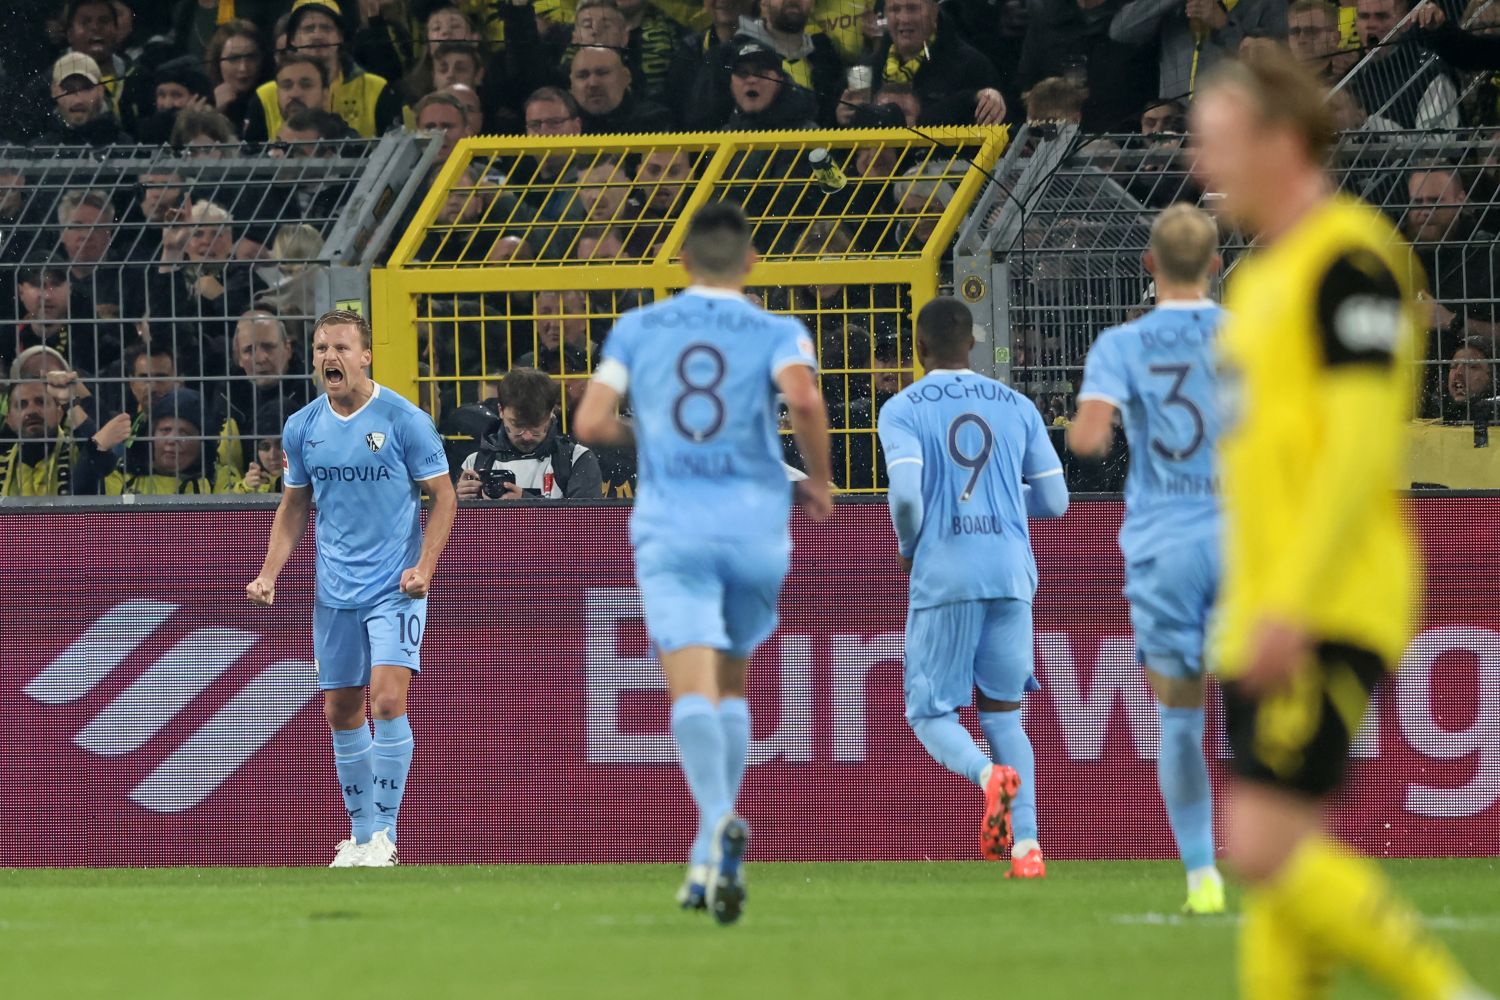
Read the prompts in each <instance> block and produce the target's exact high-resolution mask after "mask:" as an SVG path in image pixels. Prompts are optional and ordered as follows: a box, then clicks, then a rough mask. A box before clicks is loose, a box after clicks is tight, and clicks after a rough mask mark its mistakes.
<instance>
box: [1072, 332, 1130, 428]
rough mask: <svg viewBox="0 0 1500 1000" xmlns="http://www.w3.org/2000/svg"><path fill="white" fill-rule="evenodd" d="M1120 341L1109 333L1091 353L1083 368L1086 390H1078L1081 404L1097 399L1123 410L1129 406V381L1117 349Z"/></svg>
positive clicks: (1097, 341)
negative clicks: (1127, 404)
mask: <svg viewBox="0 0 1500 1000" xmlns="http://www.w3.org/2000/svg"><path fill="white" fill-rule="evenodd" d="M1119 340H1120V338H1119V337H1115V336H1111V335H1110V334H1109V333H1108V332H1106V333H1105V334H1104V335H1103V336H1102V337H1100V338H1099V339H1098V340H1096V341H1094V346H1093V347H1091V348H1090V349H1089V356H1088V360H1087V361H1085V362H1084V364H1083V388H1081V389H1079V390H1078V401H1079V402H1080V403H1082V402H1084V401H1085V400H1090V399H1097V400H1099V401H1100V402H1104V403H1108V404H1109V405H1110V406H1113V407H1114V408H1115V409H1117V410H1123V409H1125V404H1126V403H1129V402H1130V380H1129V376H1128V375H1127V374H1126V371H1125V365H1124V363H1123V359H1122V358H1121V357H1120V351H1119V348H1118V347H1117V346H1116V345H1117V344H1118V343H1119Z"/></svg>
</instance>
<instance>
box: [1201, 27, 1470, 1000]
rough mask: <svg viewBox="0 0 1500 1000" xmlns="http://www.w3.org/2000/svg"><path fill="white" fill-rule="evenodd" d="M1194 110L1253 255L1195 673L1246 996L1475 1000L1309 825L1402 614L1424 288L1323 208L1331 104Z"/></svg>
mask: <svg viewBox="0 0 1500 1000" xmlns="http://www.w3.org/2000/svg"><path fill="white" fill-rule="evenodd" d="M1192 115H1193V126H1192V130H1191V131H1192V134H1193V136H1194V142H1195V145H1196V147H1197V164H1196V167H1195V169H1196V171H1197V172H1198V174H1199V177H1200V180H1201V181H1202V182H1203V183H1204V185H1205V190H1208V191H1212V192H1215V193H1217V194H1218V195H1220V196H1221V197H1222V207H1223V210H1224V211H1225V212H1226V213H1227V214H1228V216H1229V217H1230V218H1231V219H1232V220H1233V221H1234V223H1236V224H1237V225H1238V226H1240V227H1241V228H1242V229H1243V230H1245V231H1246V233H1247V234H1249V235H1251V236H1253V237H1254V238H1255V242H1256V250H1255V252H1254V253H1253V254H1252V255H1251V256H1250V257H1248V258H1247V259H1245V260H1244V261H1242V262H1241V264H1240V266H1239V267H1238V268H1237V269H1236V271H1235V272H1234V274H1233V275H1232V277H1231V278H1230V284H1229V293H1228V297H1227V299H1226V302H1225V306H1226V310H1227V312H1228V319H1227V320H1226V323H1225V326H1224V328H1223V332H1222V333H1221V334H1220V337H1219V351H1220V365H1221V372H1220V383H1221V389H1220V391H1221V393H1223V394H1224V395H1225V400H1224V410H1225V415H1224V420H1225V423H1224V428H1223V435H1222V437H1221V438H1220V461H1221V472H1222V477H1221V479H1222V490H1223V503H1224V527H1223V531H1224V538H1225V550H1224V575H1223V579H1222V582H1221V590H1220V605H1219V622H1218V628H1217V632H1218V635H1217V637H1216V639H1215V641H1214V644H1213V649H1212V651H1211V657H1210V662H1211V663H1212V664H1213V665H1214V667H1215V669H1216V670H1217V671H1218V673H1219V675H1220V678H1221V680H1222V682H1223V688H1224V704H1225V725H1226V729H1227V730H1228V735H1229V742H1230V747H1231V749H1232V750H1233V755H1234V773H1235V780H1234V782H1233V784H1232V787H1231V789H1230V792H1229V796H1228V800H1227V803H1226V806H1227V808H1226V810H1225V813H1226V833H1227V840H1228V848H1229V858H1230V861H1231V863H1232V864H1233V866H1234V867H1235V868H1236V869H1237V870H1238V871H1239V874H1240V876H1241V877H1242V878H1243V879H1244V880H1245V882H1246V883H1247V889H1246V893H1245V902H1244V911H1245V913H1244V922H1243V925H1242V930H1241V937H1240V984H1241V990H1242V993H1243V995H1244V996H1245V997H1246V998H1248V1000H1304V998H1314V997H1319V996H1321V995H1322V994H1323V993H1324V991H1325V990H1326V988H1327V981H1328V976H1329V974H1330V973H1331V972H1332V971H1333V970H1334V968H1335V967H1337V966H1339V965H1354V966H1356V967H1358V968H1359V969H1361V970H1362V971H1364V972H1365V973H1367V974H1368V975H1369V976H1370V977H1372V978H1373V979H1374V980H1375V981H1377V982H1379V983H1381V984H1383V985H1385V986H1386V987H1387V988H1389V989H1391V990H1392V991H1394V992H1395V993H1396V994H1397V995H1399V996H1401V997H1407V998H1412V1000H1419V998H1420V1000H1456V998H1461V997H1480V996H1483V994H1481V993H1479V992H1478V991H1477V990H1476V989H1475V988H1474V987H1473V986H1471V985H1470V984H1469V983H1468V981H1467V979H1466V977H1465V976H1464V974H1463V972H1462V971H1461V970H1460V969H1459V967H1458V965H1457V964H1456V963H1455V961H1454V960H1453V959H1452V958H1451V957H1450V956H1449V955H1448V953H1447V952H1446V951H1445V950H1444V949H1443V947H1442V946H1441V945H1440V944H1438V943H1437V941H1435V940H1434V939H1433V938H1432V937H1431V936H1430V935H1429V934H1428V933H1427V932H1426V931H1425V930H1424V929H1423V928H1422V926H1421V923H1420V921H1419V919H1418V917H1417V916H1416V914H1415V913H1413V912H1412V911H1411V910H1410V909H1409V908H1408V907H1407V906H1406V905H1405V904H1404V903H1403V902H1401V901H1400V900H1399V899H1398V898H1397V897H1396V896H1395V895H1394V894H1393V892H1392V891H1391V888H1390V887H1389V886H1388V885H1387V883H1386V881H1385V879H1384V877H1383V876H1382V874H1381V872H1380V870H1379V868H1378V867H1376V866H1375V865H1373V864H1371V863H1370V862H1368V861H1365V860H1363V859H1361V858H1358V857H1356V856H1354V854H1353V853H1352V852H1351V851H1350V850H1349V849H1348V848H1347V847H1345V846H1342V845H1339V844H1337V843H1335V842H1334V841H1333V840H1332V839H1330V838H1329V836H1328V835H1327V834H1326V833H1325V832H1324V822H1323V821H1324V802H1325V799H1326V797H1327V796H1328V795H1329V794H1330V793H1331V792H1333V791H1334V790H1335V789H1336V788H1337V787H1338V786H1339V784H1340V783H1341V781H1342V779H1343V777H1344V771H1345V766H1346V760H1347V757H1348V751H1349V744H1350V740H1351V738H1352V737H1353V735H1354V734H1355V732H1356V731H1357V730H1358V728H1359V724H1360V720H1361V719H1362V718H1363V716H1364V713H1365V709H1366V707H1367V706H1368V702H1369V697H1370V691H1371V689H1372V688H1373V686H1374V685H1375V683H1376V682H1377V681H1378V680H1379V679H1380V677H1381V676H1382V675H1383V674H1384V673H1386V672H1387V671H1390V670H1394V669H1395V667H1396V664H1397V662H1398V661H1399V659H1400V657H1401V652H1402V649H1403V648H1404V646H1405V644H1406V642H1407V640H1408V638H1409V636H1410V628H1411V623H1412V620H1413V616H1414V613H1415V610H1416V596H1417V589H1418V579H1417V568H1416V565H1417V562H1416V555H1417V553H1416V545H1415V542H1414V539H1413V537H1412V534H1411V531H1410V529H1409V528H1408V527H1407V525H1406V523H1405V522H1404V521H1403V519H1402V516H1401V510H1400V507H1399V504H1398V500H1397V497H1396V495H1395V493H1394V486H1395V484H1396V483H1397V482H1399V475H1400V471H1401V466H1402V451H1403V441H1404V424H1405V421H1406V420H1407V418H1408V416H1409V414H1410V410H1411V407H1412V405H1413V401H1414V399H1413V397H1414V387H1415V381H1414V378H1413V368H1412V363H1411V361H1412V357H1413V351H1414V340H1415V337H1416V334H1417V331H1418V330H1420V329H1421V326H1422V324H1421V321H1420V320H1419V319H1418V317H1417V314H1416V306H1415V293H1416V290H1417V288H1418V287H1420V283H1421V281H1422V278H1421V275H1420V270H1419V268H1418V266H1417V265H1416V264H1415V262H1414V260H1413V257H1412V255H1411V252H1410V250H1409V249H1408V248H1407V247H1406V246H1405V245H1404V244H1403V243H1402V242H1401V239H1400V237H1399V236H1398V235H1397V233H1396V232H1395V230H1394V229H1393V228H1392V227H1391V224H1390V223H1389V222H1387V221H1386V220H1385V219H1384V217H1382V216H1381V215H1380V214H1379V213H1378V212H1376V211H1375V210H1374V209H1372V208H1370V207H1369V206H1367V205H1365V204H1364V203H1362V202H1360V201H1357V200H1355V199H1353V198H1349V197H1346V196H1344V195H1340V194H1337V193H1335V191H1334V186H1333V184H1332V182H1331V181H1330V179H1329V177H1328V175H1327V174H1326V173H1325V171H1324V169H1323V160H1324V156H1325V154H1326V153H1327V149H1328V146H1329V142H1330V140H1331V137H1332V133H1333V128H1332V122H1331V120H1330V118H1329V112H1328V110H1327V107H1326V105H1325V103H1324V94H1323V92H1322V89H1321V88H1320V86H1319V85H1318V83H1317V82H1316V81H1315V80H1314V79H1313V78H1312V77H1311V76H1310V75H1308V74H1307V72H1306V71H1305V70H1303V69H1302V68H1301V67H1300V66H1299V65H1298V64H1297V63H1296V61H1295V60H1294V59H1293V57H1292V56H1290V55H1289V54H1282V53H1279V52H1278V53H1270V54H1268V55H1265V56H1258V57H1256V58H1255V59H1254V61H1253V62H1250V63H1237V64H1229V65H1226V66H1224V67H1222V68H1221V69H1220V70H1219V71H1218V72H1217V73H1216V74H1214V75H1213V77H1212V78H1211V79H1210V80H1207V81H1205V85H1204V87H1203V89H1202V90H1201V91H1200V94H1199V96H1198V98H1197V100H1196V102H1195V103H1194V105H1193V112H1192Z"/></svg>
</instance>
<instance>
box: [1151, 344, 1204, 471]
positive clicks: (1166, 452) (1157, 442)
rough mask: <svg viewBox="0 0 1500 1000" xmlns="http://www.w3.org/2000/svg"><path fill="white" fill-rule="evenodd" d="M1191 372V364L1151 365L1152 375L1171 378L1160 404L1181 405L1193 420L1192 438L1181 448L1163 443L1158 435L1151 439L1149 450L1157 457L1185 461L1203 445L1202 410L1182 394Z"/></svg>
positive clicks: (1171, 460) (1172, 460)
mask: <svg viewBox="0 0 1500 1000" xmlns="http://www.w3.org/2000/svg"><path fill="white" fill-rule="evenodd" d="M1192 373H1193V366H1192V365H1152V366H1151V374H1152V375H1165V376H1166V377H1168V378H1170V379H1172V388H1171V389H1170V390H1168V392H1167V395H1166V397H1165V398H1163V399H1162V405H1163V406H1180V407H1182V408H1183V409H1184V410H1186V411H1187V413H1188V416H1189V417H1191V418H1192V421H1193V439H1192V440H1191V441H1189V442H1188V443H1187V445H1186V446H1184V447H1182V448H1173V447H1170V446H1169V445H1166V444H1163V443H1162V439H1161V438H1158V437H1154V438H1152V439H1151V450H1152V451H1154V452H1155V453H1156V455H1157V457H1158V458H1162V459H1165V460H1166V461H1168V462H1186V461H1187V460H1188V459H1190V458H1192V457H1193V455H1195V454H1196V453H1197V451H1198V449H1199V448H1200V447H1202V446H1203V438H1204V435H1205V434H1206V433H1207V430H1208V428H1207V427H1205V426H1204V424H1203V411H1202V410H1200V409H1198V404H1197V403H1194V402H1193V401H1192V400H1191V399H1188V398H1187V397H1186V396H1184V395H1183V394H1182V385H1183V383H1184V382H1186V381H1187V378H1188V376H1189V375H1191V374H1192Z"/></svg>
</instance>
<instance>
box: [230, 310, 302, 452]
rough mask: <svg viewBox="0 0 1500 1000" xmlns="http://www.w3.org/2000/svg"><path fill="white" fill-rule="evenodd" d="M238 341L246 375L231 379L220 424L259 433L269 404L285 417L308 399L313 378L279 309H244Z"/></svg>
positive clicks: (234, 434) (240, 369)
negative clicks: (304, 370)
mask: <svg viewBox="0 0 1500 1000" xmlns="http://www.w3.org/2000/svg"><path fill="white" fill-rule="evenodd" d="M233 346H234V359H235V365H236V369H235V374H236V375H240V376H243V378H241V379H236V380H232V381H231V382H230V383H229V388H228V391H227V392H226V393H225V396H224V399H223V400H222V401H220V403H219V409H217V410H215V420H216V423H217V425H218V426H220V427H223V428H224V433H225V436H227V437H229V438H238V437H240V436H241V435H243V434H253V433H254V432H255V427H256V421H257V415H258V414H260V413H261V412H262V411H263V410H266V409H267V408H268V407H269V408H271V409H274V410H276V411H277V412H279V414H280V416H281V420H282V421H283V422H284V421H285V420H286V418H287V417H289V416H291V415H292V414H293V413H295V412H297V411H298V410H299V409H301V408H302V407H303V406H304V405H305V404H306V403H307V401H308V398H309V395H310V393H309V384H310V383H309V380H308V378H307V376H306V375H304V374H302V366H301V365H298V364H296V350H295V348H294V346H293V344H292V338H291V336H290V335H289V334H288V333H287V329H286V326H285V325H283V324H282V322H281V320H280V319H278V318H277V317H276V316H275V315H274V314H272V313H269V312H266V311H265V310H263V309H251V310H248V311H246V312H245V313H244V314H242V315H241V316H240V318H239V322H238V323H236V324H235V331H234V345H233ZM236 458H238V456H236ZM233 464H235V465H236V467H240V466H241V465H242V463H241V462H239V461H235V462H234V463H233Z"/></svg>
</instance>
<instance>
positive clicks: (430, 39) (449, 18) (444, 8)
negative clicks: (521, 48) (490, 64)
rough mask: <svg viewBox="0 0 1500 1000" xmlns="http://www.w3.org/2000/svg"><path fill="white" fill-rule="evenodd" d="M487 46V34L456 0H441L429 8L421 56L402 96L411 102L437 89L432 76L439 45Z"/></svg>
mask: <svg viewBox="0 0 1500 1000" xmlns="http://www.w3.org/2000/svg"><path fill="white" fill-rule="evenodd" d="M483 43H484V35H483V33H482V32H481V31H480V30H479V26H478V25H477V24H475V22H474V21H473V20H472V19H470V17H469V16H468V15H467V14H465V13H464V11H463V8H462V7H461V6H460V4H459V3H458V2H456V0H439V2H437V3H433V4H430V5H427V14H426V16H425V17H424V18H422V25H421V28H420V31H419V38H418V47H419V51H420V55H419V56H418V58H417V59H416V62H415V63H414V64H413V65H412V67H411V69H410V70H408V71H407V73H406V75H405V77H403V78H402V80H401V90H402V93H403V94H405V96H406V97H407V99H408V100H417V99H419V98H421V97H423V96H425V95H427V94H430V93H432V91H433V90H435V89H436V88H435V87H434V86H433V82H432V73H433V69H434V61H435V59H436V57H437V49H438V46H440V45H453V44H459V45H469V46H472V47H474V49H475V50H476V51H478V50H479V49H480V46H482V45H483ZM481 58H482V53H481Z"/></svg>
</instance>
